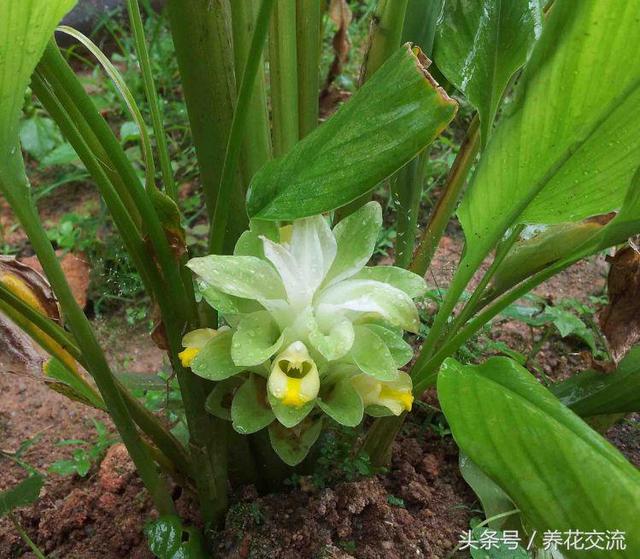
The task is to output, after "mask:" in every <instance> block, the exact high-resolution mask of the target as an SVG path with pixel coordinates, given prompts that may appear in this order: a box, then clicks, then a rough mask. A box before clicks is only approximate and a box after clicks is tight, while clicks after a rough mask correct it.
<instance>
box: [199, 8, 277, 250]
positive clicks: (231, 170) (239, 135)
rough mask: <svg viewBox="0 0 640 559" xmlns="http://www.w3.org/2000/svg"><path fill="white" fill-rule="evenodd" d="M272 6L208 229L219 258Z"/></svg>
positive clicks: (242, 94) (247, 76)
mask: <svg viewBox="0 0 640 559" xmlns="http://www.w3.org/2000/svg"><path fill="white" fill-rule="evenodd" d="M274 3H275V0H262V4H261V5H260V12H259V13H258V17H257V20H256V27H255V30H254V32H253V38H252V39H251V47H250V49H249V56H248V57H247V62H246V64H245V67H244V72H243V74H242V81H241V82H240V90H239V95H238V103H237V105H236V109H235V111H234V113H233V120H232V123H231V132H230V133H229V142H228V144H227V153H226V156H225V159H224V165H223V168H222V177H221V179H220V187H219V188H218V198H217V200H216V208H215V212H214V214H213V220H212V222H211V226H210V227H209V249H210V252H212V253H213V254H220V253H221V252H222V250H223V248H224V241H225V236H226V235H227V224H228V223H229V211H230V203H231V197H232V195H233V185H234V179H235V176H236V171H237V169H238V162H239V159H240V150H241V148H242V139H243V136H244V135H245V132H246V123H247V117H248V108H249V103H250V101H251V97H252V94H253V85H254V83H255V79H256V74H257V71H258V66H259V64H260V60H261V57H262V50H263V48H264V43H265V39H266V36H267V31H268V29H269V20H270V19H271V12H272V11H273V6H274Z"/></svg>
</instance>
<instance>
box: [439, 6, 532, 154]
mask: <svg viewBox="0 0 640 559" xmlns="http://www.w3.org/2000/svg"><path fill="white" fill-rule="evenodd" d="M541 31H542V11H541V9H540V6H539V2H538V1H537V0H534V1H533V2H532V1H531V0H446V1H445V2H444V7H443V10H442V13H441V14H440V18H439V19H438V24H437V27H436V37H435V43H434V47H433V57H434V59H435V61H436V64H437V65H438V69H439V70H440V71H441V72H442V73H443V74H444V75H445V76H446V78H447V79H448V80H449V81H450V82H451V83H453V84H455V86H456V87H457V88H458V89H459V90H460V91H462V92H463V93H464V94H465V95H466V96H467V98H468V99H469V101H471V103H472V104H473V105H474V106H475V107H476V108H477V109H478V113H479V114H480V126H481V137H482V141H483V143H484V144H486V142H487V140H488V138H489V134H490V131H491V127H492V125H493V120H494V118H495V115H496V111H497V109H498V105H499V104H500V100H501V99H502V95H503V93H504V90H505V88H506V87H507V84H508V83H509V80H510V79H511V76H513V74H514V73H515V72H516V70H518V68H520V67H521V66H522V65H523V64H524V63H525V61H526V60H527V56H528V55H529V52H530V51H531V47H532V45H533V43H534V42H535V40H536V39H537V37H538V36H539V35H540V33H541Z"/></svg>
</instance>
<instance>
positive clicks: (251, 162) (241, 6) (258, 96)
mask: <svg viewBox="0 0 640 559" xmlns="http://www.w3.org/2000/svg"><path fill="white" fill-rule="evenodd" d="M257 7H258V4H257V3H256V2H232V3H231V12H232V16H233V17H232V18H231V19H232V23H233V49H234V50H233V52H234V59H235V69H236V76H240V75H242V71H243V70H244V67H245V65H246V62H247V60H248V57H249V51H250V49H251V39H252V38H253V33H254V30H255V25H256V16H257V14H258V10H257V9H256V8H257ZM246 118H247V122H246V129H247V130H251V134H250V136H247V135H246V134H245V136H244V138H243V142H242V176H243V177H244V180H245V183H247V184H248V183H250V182H251V178H252V177H253V175H255V174H256V173H257V172H258V170H259V169H260V167H262V166H263V165H264V164H265V163H266V162H267V161H269V159H271V124H270V123H269V110H268V107H267V88H266V83H265V73H264V56H263V57H261V59H260V62H259V63H258V68H257V71H256V77H255V84H254V86H253V94H252V95H251V101H250V103H249V107H248V108H247V117H246Z"/></svg>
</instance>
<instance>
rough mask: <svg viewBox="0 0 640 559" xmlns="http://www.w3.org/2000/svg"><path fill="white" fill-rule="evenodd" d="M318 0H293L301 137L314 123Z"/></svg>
mask: <svg viewBox="0 0 640 559" xmlns="http://www.w3.org/2000/svg"><path fill="white" fill-rule="evenodd" d="M321 4H322V2H321V0H296V48H297V53H298V130H299V133H300V138H304V137H305V136H306V135H307V134H308V133H309V132H311V131H312V130H313V129H314V128H315V127H316V126H318V113H319V110H320V107H319V103H318V96H319V91H318V89H319V86H320V47H321V41H322V38H321V35H320V24H321V19H322V5H321Z"/></svg>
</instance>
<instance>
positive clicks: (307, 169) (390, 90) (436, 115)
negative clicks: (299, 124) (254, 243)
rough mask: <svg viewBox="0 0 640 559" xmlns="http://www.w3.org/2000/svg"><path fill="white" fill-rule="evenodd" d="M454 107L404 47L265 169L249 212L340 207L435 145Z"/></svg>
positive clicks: (269, 216) (289, 213) (274, 214)
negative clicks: (334, 110)
mask: <svg viewBox="0 0 640 559" xmlns="http://www.w3.org/2000/svg"><path fill="white" fill-rule="evenodd" d="M455 112H456V103H455V102H454V101H452V100H451V99H449V97H448V96H447V95H446V93H445V92H444V91H443V90H442V89H440V88H438V87H437V86H436V85H435V84H434V82H433V81H432V79H431V77H430V76H429V75H428V74H427V72H426V70H425V68H424V66H423V64H422V62H421V61H420V60H419V58H418V56H417V55H416V54H415V53H414V52H413V51H412V50H411V48H410V47H409V45H405V46H403V47H401V48H400V49H399V50H398V51H397V52H395V53H394V54H393V55H391V56H390V57H389V58H388V60H387V62H386V63H385V64H384V65H383V66H382V67H381V68H379V69H378V70H377V71H376V73H375V74H374V75H373V76H372V77H371V79H369V80H367V82H366V83H365V84H364V85H363V86H362V87H361V88H360V89H359V90H358V92H357V93H356V94H355V95H354V96H353V97H352V98H351V99H350V100H349V101H348V102H347V103H345V104H344V105H343V106H342V107H340V109H339V110H338V111H337V112H336V113H335V114H334V115H333V116H332V117H331V118H330V119H329V120H328V121H327V122H325V123H324V124H323V125H322V126H320V127H318V128H316V129H315V130H314V131H313V132H312V133H311V134H309V135H308V136H306V137H305V138H304V140H302V141H300V142H298V143H297V144H296V145H295V146H294V147H293V149H292V150H291V151H289V152H288V153H287V154H286V155H285V156H284V157H282V158H281V159H278V160H275V161H272V162H269V163H268V164H266V165H265V166H264V167H262V169H261V170H260V171H259V172H258V173H257V174H256V176H255V177H254V178H253V180H252V182H251V185H250V188H249V193H248V199H247V210H248V212H249V215H250V216H251V217H256V218H260V219H266V220H278V219H296V218H299V217H306V216H310V215H316V214H319V213H323V212H327V211H330V210H334V209H336V208H339V207H340V206H343V205H345V204H347V203H349V202H351V201H352V200H355V199H356V198H358V197H359V196H361V195H362V194H364V193H366V192H368V191H369V190H371V189H372V188H374V187H375V186H376V184H378V183H379V182H380V181H381V180H383V179H384V178H386V177H388V176H390V175H391V174H392V173H394V172H395V171H396V170H397V169H399V168H400V167H402V166H403V165H404V164H405V163H407V161H409V160H410V159H412V158H413V157H414V156H415V155H416V154H417V153H418V152H419V151H421V150H422V149H423V148H424V147H426V146H427V145H429V144H430V143H431V142H432V141H433V139H434V138H436V137H437V136H438V134H440V132H442V130H444V128H445V127H446V126H447V125H448V123H449V122H450V121H451V119H452V118H453V116H454V114H455ZM309 193H313V196H310V195H309Z"/></svg>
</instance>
